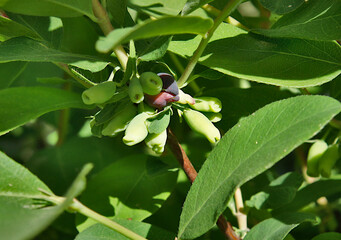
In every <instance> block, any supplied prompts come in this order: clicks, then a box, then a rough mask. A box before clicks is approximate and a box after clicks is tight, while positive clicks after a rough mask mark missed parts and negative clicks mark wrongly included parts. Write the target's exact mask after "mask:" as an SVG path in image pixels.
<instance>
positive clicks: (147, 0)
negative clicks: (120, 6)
mask: <svg viewBox="0 0 341 240" xmlns="http://www.w3.org/2000/svg"><path fill="white" fill-rule="evenodd" d="M185 3H186V0H172V1H169V0H129V1H128V2H127V5H128V6H129V8H132V9H135V10H136V11H138V12H143V13H146V14H148V15H150V16H153V17H160V16H176V15H178V14H179V13H180V11H181V9H182V8H183V6H184V5H185Z"/></svg>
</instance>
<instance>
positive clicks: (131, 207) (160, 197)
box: [81, 154, 177, 228]
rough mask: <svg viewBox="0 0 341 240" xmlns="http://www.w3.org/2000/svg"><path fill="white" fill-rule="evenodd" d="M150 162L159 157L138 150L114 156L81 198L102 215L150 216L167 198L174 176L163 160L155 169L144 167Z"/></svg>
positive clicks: (93, 179) (154, 162)
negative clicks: (121, 156)
mask: <svg viewBox="0 0 341 240" xmlns="http://www.w3.org/2000/svg"><path fill="white" fill-rule="evenodd" d="M150 164H151V165H153V164H157V165H159V160H158V159H155V160H154V159H153V160H152V159H151V158H149V159H148V158H147V156H146V155H142V154H140V155H133V156H129V157H125V158H121V159H119V160H117V161H116V162H114V163H113V164H111V165H109V166H108V167H106V168H105V169H103V170H102V171H101V172H99V173H98V174H96V175H95V176H94V177H93V178H92V179H91V180H90V181H89V183H88V187H87V189H86V190H85V192H84V193H83V194H82V197H81V201H82V202H83V203H84V204H85V205H86V206H88V207H90V208H91V209H93V210H95V211H97V212H99V213H101V214H103V215H105V216H115V217H119V218H129V219H133V220H142V219H144V218H146V217H148V216H150V215H151V214H152V213H154V212H155V211H156V210H158V209H159V208H160V207H161V205H162V203H163V202H164V201H165V200H166V199H167V198H168V196H169V195H170V192H171V191H172V189H173V187H174V186H175V184H176V178H177V172H172V171H169V169H168V167H167V165H164V164H163V167H162V169H160V167H158V171H155V170H154V171H152V172H150V171H148V167H147V166H148V165H150ZM122 179H125V181H122ZM108 183H110V184H108ZM99 186H105V187H103V188H102V187H101V188H99ZM83 224H84V223H83ZM86 224H87V223H85V225H86ZM83 226H84V225H83ZM81 228H83V227H82V226H81Z"/></svg>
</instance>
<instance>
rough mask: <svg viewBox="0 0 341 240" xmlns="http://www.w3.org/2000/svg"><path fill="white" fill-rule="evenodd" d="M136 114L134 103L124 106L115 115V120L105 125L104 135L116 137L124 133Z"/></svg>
mask: <svg viewBox="0 0 341 240" xmlns="http://www.w3.org/2000/svg"><path fill="white" fill-rule="evenodd" d="M136 113H137V109H136V107H135V106H134V105H133V104H132V103H130V104H127V105H124V106H122V108H121V109H119V110H118V111H117V113H116V114H115V115H114V117H113V119H111V120H110V121H109V122H108V123H107V124H105V126H104V127H103V130H102V135H103V136H115V135H116V134H117V133H119V132H122V131H124V130H125V129H126V128H127V126H128V123H129V121H130V120H131V119H132V118H133V117H134V116H135V115H136Z"/></svg>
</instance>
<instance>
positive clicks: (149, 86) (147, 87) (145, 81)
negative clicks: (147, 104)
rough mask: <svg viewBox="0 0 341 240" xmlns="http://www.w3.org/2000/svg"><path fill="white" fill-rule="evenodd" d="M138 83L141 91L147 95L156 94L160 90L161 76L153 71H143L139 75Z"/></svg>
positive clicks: (161, 84)
mask: <svg viewBox="0 0 341 240" xmlns="http://www.w3.org/2000/svg"><path fill="white" fill-rule="evenodd" d="M140 83H141V86H142V88H143V92H144V93H146V94H148V95H157V94H159V93H160V92H161V90H162V86H163V83H162V80H161V78H160V77H159V76H158V75H157V74H155V73H153V72H144V73H142V74H141V76H140Z"/></svg>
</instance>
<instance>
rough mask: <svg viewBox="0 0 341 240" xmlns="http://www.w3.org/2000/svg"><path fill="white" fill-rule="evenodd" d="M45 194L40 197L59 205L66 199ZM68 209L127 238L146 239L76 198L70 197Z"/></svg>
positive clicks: (133, 239) (134, 239)
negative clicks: (70, 201)
mask: <svg viewBox="0 0 341 240" xmlns="http://www.w3.org/2000/svg"><path fill="white" fill-rule="evenodd" d="M44 193H45V192H44ZM45 194H46V195H47V196H45V197H42V199H44V200H47V201H49V202H52V203H54V204H55V205H61V204H63V203H64V202H65V200H66V198H65V197H59V196H55V195H50V194H49V193H45ZM68 210H70V211H72V212H78V213H80V214H83V215H84V216H87V217H89V218H91V219H93V220H95V221H97V222H99V223H101V224H103V225H105V226H107V227H108V228H110V229H112V230H114V231H116V232H118V233H120V234H122V235H123V236H126V237H127V238H130V239H132V240H147V239H146V238H144V237H141V236H140V235H138V234H137V233H135V232H133V231H131V230H129V229H128V228H125V227H123V226H122V225H120V224H118V223H116V222H114V221H112V220H110V219H109V218H107V217H105V216H103V215H101V214H99V213H97V212H95V211H93V210H92V209H90V208H88V207H87V206H85V205H84V204H83V203H81V202H80V201H78V200H77V199H76V198H74V199H72V203H71V204H70V205H69V207H68Z"/></svg>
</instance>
